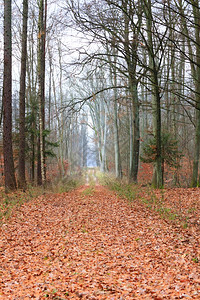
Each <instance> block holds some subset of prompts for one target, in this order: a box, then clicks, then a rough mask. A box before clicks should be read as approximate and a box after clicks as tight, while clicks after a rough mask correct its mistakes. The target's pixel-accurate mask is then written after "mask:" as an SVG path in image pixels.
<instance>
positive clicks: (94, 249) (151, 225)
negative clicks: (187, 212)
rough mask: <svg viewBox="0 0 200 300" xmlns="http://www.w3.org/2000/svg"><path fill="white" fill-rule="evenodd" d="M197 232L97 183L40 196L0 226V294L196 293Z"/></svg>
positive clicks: (199, 268) (199, 287)
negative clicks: (195, 233)
mask: <svg viewBox="0 0 200 300" xmlns="http://www.w3.org/2000/svg"><path fill="white" fill-rule="evenodd" d="M198 238H199V236H197V237H196V236H195V235H194V236H193V235H192V234H191V233H190V232H189V230H183V229H181V228H179V227H175V226H173V225H171V224H170V223H169V224H168V223H167V222H166V221H164V220H163V219H161V218H160V217H159V215H158V214H156V213H154V212H153V211H150V210H148V209H147V208H145V206H143V204H141V203H140V202H139V201H133V202H132V203H131V205H130V204H129V203H128V202H127V201H126V200H123V199H120V198H118V197H117V196H116V195H115V194H114V193H113V192H110V191H108V190H107V189H106V188H104V187H102V186H96V187H95V188H94V187H93V188H91V187H88V186H85V187H81V188H79V189H77V190H75V191H72V192H69V193H63V194H54V195H53V194H49V195H44V196H41V197H38V198H37V199H35V200H33V201H31V202H29V203H26V204H24V205H22V206H21V207H20V208H19V209H18V211H17V212H16V214H15V215H13V216H12V218H11V219H10V220H9V221H8V223H7V224H4V225H3V226H2V228H1V229H0V299H5V300H6V299H13V300H14V299H23V300H25V299H46V298H49V299H57V300H59V299H60V300H61V299H200V278H199V274H200V264H199V262H198V259H197V257H198V256H199V252H198V251H199V240H198Z"/></svg>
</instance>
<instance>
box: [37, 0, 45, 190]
mask: <svg viewBox="0 0 200 300" xmlns="http://www.w3.org/2000/svg"><path fill="white" fill-rule="evenodd" d="M44 10H45V14H44ZM45 22H46V1H45V7H44V0H40V3H39V20H38V104H39V148H38V150H39V152H40V161H38V176H39V177H40V172H41V178H42V185H45V180H46V174H45V173H46V172H45V135H44V129H45V113H44V112H45V91H44V87H45V30H46V28H45V27H46V25H45V24H46V23H45ZM40 166H41V170H40ZM39 181H40V180H39V178H38V182H39Z"/></svg>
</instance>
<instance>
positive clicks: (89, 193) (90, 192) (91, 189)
mask: <svg viewBox="0 0 200 300" xmlns="http://www.w3.org/2000/svg"><path fill="white" fill-rule="evenodd" d="M94 192H95V188H94V187H93V186H89V187H88V188H86V189H85V190H84V191H82V192H81V194H82V195H83V196H93V194H94Z"/></svg>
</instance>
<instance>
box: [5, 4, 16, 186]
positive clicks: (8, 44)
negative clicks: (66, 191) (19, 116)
mask: <svg viewBox="0 0 200 300" xmlns="http://www.w3.org/2000/svg"><path fill="white" fill-rule="evenodd" d="M11 10H12V8H11V0H4V77H3V107H4V122H3V154H4V175H5V189H6V191H9V190H14V189H16V179H15V169H14V160H13V147H12V36H11V16H12V14H11Z"/></svg>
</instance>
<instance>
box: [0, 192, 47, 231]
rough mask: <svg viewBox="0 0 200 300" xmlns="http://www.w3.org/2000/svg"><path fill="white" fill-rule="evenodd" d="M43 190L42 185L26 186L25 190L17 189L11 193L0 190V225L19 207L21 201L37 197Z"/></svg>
mask: <svg viewBox="0 0 200 300" xmlns="http://www.w3.org/2000/svg"><path fill="white" fill-rule="evenodd" d="M44 193H45V191H44V189H43V188H42V187H32V186H28V188H27V190H26V191H25V192H23V191H21V190H17V191H15V192H12V193H9V194H7V193H5V192H4V190H1V191H0V225H2V224H3V223H4V222H5V221H6V220H7V219H9V217H10V216H11V215H12V213H13V212H14V211H15V210H16V208H17V207H20V206H21V205H22V204H23V203H25V202H28V201H30V200H31V199H33V198H37V197H38V196H39V195H42V194H44Z"/></svg>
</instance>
